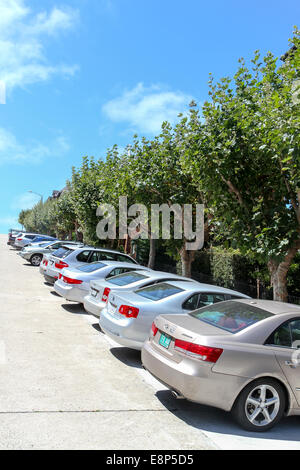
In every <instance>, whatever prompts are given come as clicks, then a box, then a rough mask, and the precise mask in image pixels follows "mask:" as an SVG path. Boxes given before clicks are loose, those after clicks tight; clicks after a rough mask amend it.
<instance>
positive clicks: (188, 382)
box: [142, 299, 300, 431]
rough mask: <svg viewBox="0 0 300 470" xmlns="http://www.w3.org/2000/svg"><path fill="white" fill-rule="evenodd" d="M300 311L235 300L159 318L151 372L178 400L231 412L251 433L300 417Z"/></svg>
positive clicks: (146, 354)
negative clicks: (186, 400) (284, 418)
mask: <svg viewBox="0 0 300 470" xmlns="http://www.w3.org/2000/svg"><path fill="white" fill-rule="evenodd" d="M299 348H300V307H298V306H296V305H292V304H286V303H281V302H273V301H268V300H253V299H239V300H228V301H225V302H220V303H217V304H213V305H210V306H208V307H203V308H200V309H198V310H194V311H193V312H191V313H189V314H183V315H178V314H177V315H160V316H158V317H157V318H156V319H155V321H154V322H153V324H152V330H151V333H150V337H149V339H148V340H147V341H146V342H145V343H144V346H143V349H142V362H143V365H144V367H145V368H146V369H147V370H148V371H149V372H150V373H151V374H152V375H153V376H155V377H156V378H157V379H158V380H159V381H160V382H162V383H163V384H164V385H166V386H167V387H168V388H170V389H171V390H172V392H173V394H174V395H175V396H176V397H177V398H186V399H188V400H191V401H194V402H197V403H201V404H205V405H210V406H214V407H217V408H221V409H223V410H226V411H232V413H233V414H234V416H235V418H236V419H237V421H238V422H239V424H240V425H241V426H242V427H244V428H245V429H247V430H249V431H266V430H268V429H270V428H271V427H272V426H274V425H275V424H276V423H277V422H278V421H279V420H280V419H281V417H282V416H283V415H300V349H299Z"/></svg>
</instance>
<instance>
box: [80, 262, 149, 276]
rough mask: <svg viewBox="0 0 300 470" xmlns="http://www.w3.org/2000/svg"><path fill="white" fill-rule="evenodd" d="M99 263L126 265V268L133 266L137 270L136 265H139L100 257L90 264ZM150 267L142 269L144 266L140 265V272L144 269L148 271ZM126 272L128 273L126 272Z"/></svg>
mask: <svg viewBox="0 0 300 470" xmlns="http://www.w3.org/2000/svg"><path fill="white" fill-rule="evenodd" d="M98 263H102V264H105V265H107V266H120V267H122V268H123V267H124V268H133V269H134V271H137V270H136V269H135V266H138V265H137V264H134V263H129V262H126V261H116V260H107V259H103V260H102V259H100V260H99V261H94V262H93V263H89V265H93V264H98ZM148 270H149V268H146V267H145V269H142V267H139V271H140V272H143V271H147V272H148ZM124 274H126V273H124Z"/></svg>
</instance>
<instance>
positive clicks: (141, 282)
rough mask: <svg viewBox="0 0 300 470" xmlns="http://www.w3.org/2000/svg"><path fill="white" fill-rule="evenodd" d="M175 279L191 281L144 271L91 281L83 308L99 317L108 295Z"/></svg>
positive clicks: (163, 273)
mask: <svg viewBox="0 0 300 470" xmlns="http://www.w3.org/2000/svg"><path fill="white" fill-rule="evenodd" d="M175 279H177V280H182V281H184V280H186V281H191V279H189V278H185V277H182V276H178V275H177V274H172V273H166V272H164V271H153V270H149V271H148V272H147V271H145V269H143V270H137V271H134V272H133V271H132V272H127V273H124V274H119V275H118V276H114V277H110V278H109V279H107V278H106V279H101V280H100V281H99V280H96V281H91V282H90V290H89V294H88V295H87V296H86V297H85V298H84V303H83V304H84V308H85V310H86V311H87V312H88V313H91V314H92V315H95V316H97V317H100V314H101V311H102V310H103V309H104V307H106V303H107V300H108V295H109V294H110V293H111V292H115V293H116V294H118V293H121V292H122V291H125V290H126V291H127V290H131V291H132V290H136V289H138V288H140V287H146V286H150V285H153V284H157V283H158V282H163V281H165V282H166V281H171V280H175Z"/></svg>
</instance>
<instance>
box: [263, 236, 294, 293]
mask: <svg viewBox="0 0 300 470" xmlns="http://www.w3.org/2000/svg"><path fill="white" fill-rule="evenodd" d="M299 248H300V240H298V241H296V242H295V243H294V245H293V246H292V247H291V248H290V249H289V250H288V252H287V254H286V256H285V258H284V260H283V261H281V262H278V261H276V260H274V259H270V260H269V262H268V269H269V273H270V276H271V285H272V286H273V300H278V301H280V302H287V298H288V291H287V286H286V281H287V279H286V278H287V273H288V270H289V268H290V265H291V263H292V261H293V259H294V256H295V255H296V253H297V251H298V250H299Z"/></svg>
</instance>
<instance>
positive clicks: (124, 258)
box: [115, 255, 135, 264]
mask: <svg viewBox="0 0 300 470" xmlns="http://www.w3.org/2000/svg"><path fill="white" fill-rule="evenodd" d="M115 259H116V260H117V261H125V262H127V263H133V264H135V261H133V259H131V258H130V256H126V255H116V256H115Z"/></svg>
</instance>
